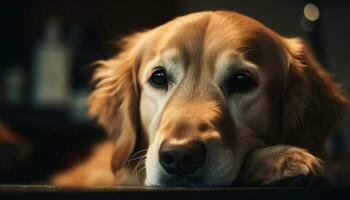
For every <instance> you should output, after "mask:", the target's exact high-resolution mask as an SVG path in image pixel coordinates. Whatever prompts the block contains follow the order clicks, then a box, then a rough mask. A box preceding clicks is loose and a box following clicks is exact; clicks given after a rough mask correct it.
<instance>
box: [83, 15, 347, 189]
mask: <svg viewBox="0 0 350 200" xmlns="http://www.w3.org/2000/svg"><path fill="white" fill-rule="evenodd" d="M189 41H191V42H189ZM121 46H122V50H121V53H120V54H118V55H117V56H116V57H114V58H112V59H110V60H106V61H99V62H97V64H98V65H99V67H98V68H97V69H96V72H95V73H94V77H93V80H94V83H95V89H94V91H93V92H92V93H91V95H90V97H89V114H90V116H91V117H94V118H96V119H97V121H98V122H99V124H101V125H102V126H103V127H104V128H105V130H106V132H108V133H109V135H110V136H111V138H112V141H113V142H114V152H113V155H111V154H112V152H111V151H110V154H108V155H107V154H106V155H104V156H106V157H108V156H111V157H112V168H113V172H114V173H118V171H119V174H123V173H121V172H120V170H124V171H125V170H128V169H130V168H131V169H132V168H134V167H135V165H136V164H137V163H138V161H140V160H138V159H135V160H133V161H132V162H128V160H129V159H130V158H134V157H137V155H135V153H140V152H141V151H142V150H145V149H147V147H148V146H149V145H150V144H151V143H153V141H156V140H158V138H163V137H178V138H180V136H179V132H181V131H184V130H185V129H186V130H185V131H186V133H184V135H186V137H197V136H198V135H199V134H200V133H194V132H193V130H192V129H191V128H188V127H189V126H184V125H183V123H182V122H181V118H182V117H184V116H188V119H191V120H190V121H191V123H192V124H197V123H198V124H199V126H201V127H202V129H203V130H202V129H201V130H202V131H207V129H209V130H212V131H211V132H208V133H207V134H206V137H208V138H211V137H216V136H215V134H218V135H219V136H220V137H221V138H226V139H225V141H231V142H225V144H221V143H220V145H227V144H228V145H231V146H232V145H235V144H236V143H237V140H240V141H239V142H240V143H242V144H241V147H240V148H241V149H244V148H245V147H247V149H246V150H244V151H243V150H242V151H241V152H242V153H238V154H240V155H236V154H235V155H236V156H237V157H240V156H241V157H242V159H245V160H246V162H245V164H244V167H245V168H246V169H240V173H242V174H245V179H246V180H247V182H260V183H268V182H271V181H274V180H277V179H280V178H283V177H287V176H293V175H297V174H305V173H310V172H312V171H314V172H315V171H319V170H321V162H320V161H319V159H318V158H317V157H316V156H319V157H322V156H323V154H324V145H325V142H326V139H327V138H328V137H329V136H330V135H331V134H332V133H334V131H335V130H336V128H337V127H338V126H339V125H340V122H341V120H342V118H343V117H344V114H345V110H346V109H345V108H346V107H347V106H348V101H347V98H346V97H345V96H344V93H343V92H342V90H341V89H340V87H339V85H337V84H336V83H335V82H334V81H333V80H332V79H331V77H330V75H329V74H328V73H327V72H326V71H325V70H324V69H323V68H322V67H321V66H320V64H319V63H318V62H317V61H316V59H315V58H314V56H313V55H312V53H311V51H310V49H309V48H308V46H307V44H305V42H304V41H302V40H301V39H299V38H291V39H290V38H285V37H282V36H280V35H278V34H277V33H275V32H273V31H272V30H270V29H268V28H266V27H265V26H263V25H262V24H260V23H259V22H257V21H255V20H253V19H250V18H248V17H245V16H242V15H240V14H237V13H233V12H226V11H216V12H200V13H195V14H191V15H187V16H184V17H180V18H176V19H175V20H173V21H170V22H169V23H166V24H164V25H162V26H160V27H157V28H155V29H152V30H149V31H145V32H142V33H136V34H133V35H132V36H129V37H126V38H125V39H123V41H122V45H121ZM168 46H172V47H176V49H177V51H176V52H180V53H182V54H184V56H183V57H184V58H185V59H187V60H186V62H187V65H185V67H184V70H185V73H187V74H192V75H186V76H184V77H185V78H183V79H184V80H183V81H182V82H181V84H180V85H179V86H177V87H176V88H175V89H174V91H173V92H172V94H171V95H170V97H169V98H168V99H167V102H166V103H165V105H164V106H163V107H162V108H163V109H162V111H161V114H160V116H158V125H157V126H156V127H157V128H158V129H157V131H158V132H159V131H161V132H163V135H160V133H158V132H155V133H151V132H152V131H150V130H152V128H150V127H151V125H150V124H152V123H151V122H149V121H152V119H153V118H154V117H153V118H152V119H151V117H149V116H150V115H151V114H150V113H147V109H148V108H147V106H146V107H145V105H144V104H145V103H142V99H144V98H147V96H146V97H145V96H143V95H145V93H147V88H146V89H145V86H144V85H145V84H146V83H145V81H143V77H144V76H146V74H147V63H149V62H150V60H152V59H154V57H156V56H158V55H161V54H162V53H164V49H166V48H167V47H168ZM222 49H231V50H232V49H233V51H232V52H233V54H235V53H237V55H238V57H239V58H241V57H242V58H244V60H245V61H249V63H253V64H254V65H256V66H258V67H259V70H260V71H259V73H264V75H263V77H264V81H265V82H266V83H264V84H265V85H264V87H262V88H261V90H264V92H266V96H264V98H265V100H264V103H262V104H261V105H260V106H256V107H255V108H254V109H255V110H260V109H268V110H267V111H268V112H266V113H267V114H266V116H255V115H257V114H259V112H258V111H257V112H256V113H257V114H254V112H253V111H252V112H248V111H249V108H242V109H243V110H244V109H246V111H247V113H251V114H247V117H246V118H248V119H245V118H244V119H242V120H245V121H246V122H245V123H246V124H248V125H249V126H254V128H251V129H252V130H253V131H251V132H253V133H252V135H254V138H256V140H257V142H255V141H252V143H254V145H253V144H252V145H248V142H246V143H245V142H242V141H246V140H243V139H242V140H241V139H240V136H237V135H239V133H237V132H242V131H237V130H245V129H244V127H240V128H236V127H237V126H238V125H234V126H236V127H234V128H232V127H231V125H232V124H239V123H238V122H234V123H231V122H230V121H232V120H236V118H237V117H235V116H232V115H230V114H228V113H229V111H228V110H227V109H226V108H225V105H224V104H225V102H226V101H227V100H225V99H224V98H225V96H224V95H223V94H222V93H221V92H220V91H219V90H217V86H211V85H210V80H211V79H210V77H211V75H212V74H214V73H216V71H218V70H219V71H220V69H217V68H213V67H207V68H205V67H203V66H207V65H208V66H214V65H215V63H216V62H218V61H217V60H218V57H219V56H221V55H223V54H224V53H222ZM230 55H231V54H230ZM235 55H236V54H235ZM245 61H244V62H245ZM188 63H189V64H188ZM199 63H200V64H199ZM203 63H204V64H203ZM194 66H202V67H194ZM179 73H180V72H179ZM187 76H188V77H187ZM186 77H187V78H186ZM152 94H153V93H152ZM156 94H158V93H156ZM208 99H209V100H208ZM266 99H267V100H266ZM140 102H141V103H140ZM184 102H185V103H184ZM146 104H147V103H146ZM148 106H149V105H148ZM140 108H141V109H140ZM206 108H207V109H206ZM206 110H207V111H206ZM236 112H238V111H236ZM193 113H196V114H193ZM262 117H266V118H268V119H266V120H267V122H265V121H260V118H262ZM204 122H205V123H204ZM181 123H182V125H181V126H179V125H178V124H181ZM251 124H254V125H251ZM255 126H256V127H255ZM179 127H180V128H179ZM184 127H187V128H184ZM203 127H204V128H203ZM187 129H191V130H187ZM228 130H229V131H228ZM255 130H256V131H255ZM187 132H191V133H187ZM228 132H231V133H232V132H234V136H232V135H229V134H228ZM170 133H171V134H170ZM189 135H190V136H189ZM203 135H204V134H203ZM255 136H256V137H255ZM198 137H199V136H198ZM201 137H202V135H200V138H201ZM203 138H204V136H203ZM203 140H206V139H205V138H204V139H203ZM247 141H248V140H247ZM281 144H284V145H289V146H281ZM266 146H267V147H266ZM292 146H293V147H292ZM248 147H249V148H248ZM263 147H265V148H263ZM253 150H254V152H253V153H251V154H247V153H248V152H251V151H253ZM149 151H150V150H149ZM238 152H240V151H238ZM308 152H310V153H308ZM144 153H145V152H144ZM144 153H141V154H142V155H143V154H144ZM246 155H249V156H248V158H245V156H246ZM147 156H148V155H147ZM290 158H292V159H290ZM140 159H141V158H140ZM131 160H132V159H131ZM281 160H283V161H281ZM301 161H302V162H301ZM237 162H238V161H237ZM284 162H290V163H287V164H285V163H284ZM257 163H258V165H259V166H265V167H262V168H261V169H257V168H256V165H257ZM281 163H284V164H281ZM138 164H140V163H138ZM237 165H239V166H240V164H237ZM286 166H290V167H286ZM282 168H283V169H282ZM139 169H141V167H140V168H139ZM139 169H137V170H136V171H137V173H140V174H143V176H144V175H145V171H144V170H143V169H141V170H140V171H139ZM91 170H93V169H91ZM281 170H282V171H283V173H279V175H278V176H277V175H273V174H272V175H271V173H272V172H271V171H274V172H276V171H278V172H280V171H281ZM85 173H86V174H85V176H89V172H88V171H86V172H85ZM232 173H233V172H232ZM262 174H263V175H264V177H262ZM266 174H269V176H267V177H266ZM281 174H282V175H281ZM124 176H130V177H129V180H128V181H129V182H128V184H137V181H135V173H134V174H132V173H130V174H129V175H125V174H124ZM146 176H147V175H146ZM232 176H233V175H232ZM107 179H108V180H109V178H107ZM116 179H118V178H116ZM121 182H123V181H115V180H114V181H110V182H109V183H111V184H123V183H121ZM79 184H80V185H84V183H79ZM89 184H90V183H89ZM124 184H125V182H124ZM141 184H143V183H142V181H141ZM90 185H93V184H90ZM150 185H151V184H150ZM208 185H210V184H208ZM214 185H215V184H214ZM218 185H220V184H218Z"/></svg>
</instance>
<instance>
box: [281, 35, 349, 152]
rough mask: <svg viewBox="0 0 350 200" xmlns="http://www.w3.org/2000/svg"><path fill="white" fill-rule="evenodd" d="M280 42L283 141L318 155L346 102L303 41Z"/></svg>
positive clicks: (294, 39) (343, 112)
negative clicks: (283, 54) (284, 67)
mask: <svg viewBox="0 0 350 200" xmlns="http://www.w3.org/2000/svg"><path fill="white" fill-rule="evenodd" d="M284 41H285V43H286V48H287V57H288V62H289V65H288V74H287V80H286V88H285V97H284V101H285V102H284V111H283V135H284V140H285V141H284V142H285V143H286V144H290V145H297V146H301V147H304V148H306V149H308V150H309V151H311V152H312V153H314V154H315V155H319V156H322V154H323V153H324V152H323V149H324V145H323V144H325V141H326V139H327V137H328V136H330V135H331V134H332V133H333V132H334V131H335V130H336V128H337V126H339V124H340V122H341V121H342V118H343V117H344V114H345V110H346V108H347V107H348V105H349V103H348V100H347V98H346V97H345V95H344V93H343V91H342V90H341V88H340V86H339V85H337V84H336V83H335V82H334V81H333V80H332V78H331V76H330V75H329V74H328V73H327V72H326V71H325V70H324V69H323V68H322V67H321V65H320V64H319V63H318V62H317V61H316V59H315V58H314V56H313V54H312V52H311V51H310V49H309V48H308V46H307V45H306V44H305V42H304V41H302V40H301V39H298V38H292V39H284Z"/></svg>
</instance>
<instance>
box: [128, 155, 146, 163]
mask: <svg viewBox="0 0 350 200" xmlns="http://www.w3.org/2000/svg"><path fill="white" fill-rule="evenodd" d="M143 158H146V155H142V156H138V157H135V158H132V159H129V160H128V164H130V162H132V161H134V160H138V159H143Z"/></svg>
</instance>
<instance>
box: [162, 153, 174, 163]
mask: <svg viewBox="0 0 350 200" xmlns="http://www.w3.org/2000/svg"><path fill="white" fill-rule="evenodd" d="M162 162H163V163H164V164H167V165H170V164H172V163H173V162H174V159H173V157H172V156H171V155H164V156H163V157H162Z"/></svg>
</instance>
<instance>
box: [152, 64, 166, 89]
mask: <svg viewBox="0 0 350 200" xmlns="http://www.w3.org/2000/svg"><path fill="white" fill-rule="evenodd" d="M149 83H150V84H151V85H152V86H153V87H156V88H160V89H166V88H167V87H168V78H167V73H166V71H165V69H164V68H162V67H161V68H158V69H156V70H155V71H154V72H153V73H152V75H151V77H150V79H149Z"/></svg>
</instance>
